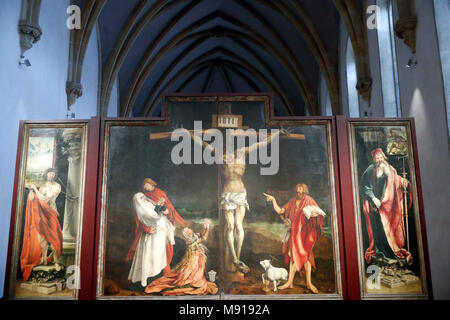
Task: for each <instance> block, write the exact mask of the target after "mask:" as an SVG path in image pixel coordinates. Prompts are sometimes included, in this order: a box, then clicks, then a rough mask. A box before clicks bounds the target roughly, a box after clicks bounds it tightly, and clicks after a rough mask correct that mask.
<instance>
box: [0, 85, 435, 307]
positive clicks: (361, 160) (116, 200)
mask: <svg viewBox="0 0 450 320" xmlns="http://www.w3.org/2000/svg"><path fill="white" fill-rule="evenodd" d="M161 110H162V111H161V117H158V118H146V119H144V118H136V119H130V118H127V119H121V118H114V119H112V118H111V119H102V120H100V119H98V118H92V119H91V120H85V121H84V120H70V121H42V122H33V121H23V122H22V123H21V126H20V133H19V146H18V154H17V165H16V179H15V187H14V199H13V209H12V219H11V228H10V230H11V232H10V243H9V251H8V266H7V279H6V281H5V283H6V288H5V294H7V295H8V297H9V298H10V299H83V300H88V299H123V300H125V299H127V300H132V299H180V298H182V299H216V300H217V299H290V300H301V299H429V298H431V283H430V273H429V263H428V251H427V241H426V232H425V221H424V212H423V204H422V197H421V184H420V172H419V164H418V157H417V149H416V141H415V131H414V121H413V120H412V119H349V118H346V117H343V116H338V117H289V118H287V117H286V118H282V117H276V116H274V115H273V107H272V99H271V97H270V96H268V95H264V94H260V95H167V96H165V97H164V104H163V106H162V108H161Z"/></svg>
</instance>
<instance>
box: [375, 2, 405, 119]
mask: <svg viewBox="0 0 450 320" xmlns="http://www.w3.org/2000/svg"><path fill="white" fill-rule="evenodd" d="M377 5H378V7H379V8H380V11H379V12H378V17H377V25H378V27H377V35H378V49H379V53H380V71H381V84H382V92H383V105H384V116H385V117H389V118H396V117H401V116H402V114H401V108H400V92H399V83H398V71H397V54H396V51H395V36H394V20H393V14H392V11H393V1H392V0H377Z"/></svg>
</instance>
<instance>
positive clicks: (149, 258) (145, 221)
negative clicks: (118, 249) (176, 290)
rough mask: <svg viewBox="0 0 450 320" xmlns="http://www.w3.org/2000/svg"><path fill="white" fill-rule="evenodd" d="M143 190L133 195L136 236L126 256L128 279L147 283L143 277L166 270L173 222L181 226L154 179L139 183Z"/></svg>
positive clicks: (175, 212) (179, 220)
mask: <svg viewBox="0 0 450 320" xmlns="http://www.w3.org/2000/svg"><path fill="white" fill-rule="evenodd" d="M142 188H143V189H144V191H145V193H142V192H138V193H136V194H135V195H134V197H133V204H134V209H135V218H136V230H135V233H136V236H135V239H134V241H133V243H132V245H131V248H130V250H129V252H128V255H127V257H126V261H131V260H132V261H133V262H132V264H131V269H130V273H129V275H128V280H131V282H133V283H136V282H140V283H141V286H142V287H145V286H146V285H147V279H148V278H150V277H154V276H157V275H158V274H159V273H161V271H162V270H164V274H167V272H169V271H170V263H171V261H172V258H173V245H174V244H175V223H178V224H180V225H182V226H183V225H184V220H183V218H181V217H180V215H179V214H178V212H177V211H176V209H175V207H174V206H173V204H172V202H170V200H169V198H168V197H167V195H166V194H165V193H164V191H162V190H161V189H159V188H157V187H156V182H154V181H153V180H152V179H150V178H147V179H145V180H144V181H143V182H142Z"/></svg>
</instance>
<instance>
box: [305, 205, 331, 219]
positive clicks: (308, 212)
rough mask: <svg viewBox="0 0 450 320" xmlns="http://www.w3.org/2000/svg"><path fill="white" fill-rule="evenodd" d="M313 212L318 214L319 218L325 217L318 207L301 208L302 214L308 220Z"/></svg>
mask: <svg viewBox="0 0 450 320" xmlns="http://www.w3.org/2000/svg"><path fill="white" fill-rule="evenodd" d="M313 212H316V213H317V214H320V215H321V216H324V217H325V216H326V213H325V212H323V210H322V209H320V208H319V207H318V206H313V205H309V206H306V207H304V208H303V214H304V215H305V216H306V218H308V219H310V218H311V216H312V214H313Z"/></svg>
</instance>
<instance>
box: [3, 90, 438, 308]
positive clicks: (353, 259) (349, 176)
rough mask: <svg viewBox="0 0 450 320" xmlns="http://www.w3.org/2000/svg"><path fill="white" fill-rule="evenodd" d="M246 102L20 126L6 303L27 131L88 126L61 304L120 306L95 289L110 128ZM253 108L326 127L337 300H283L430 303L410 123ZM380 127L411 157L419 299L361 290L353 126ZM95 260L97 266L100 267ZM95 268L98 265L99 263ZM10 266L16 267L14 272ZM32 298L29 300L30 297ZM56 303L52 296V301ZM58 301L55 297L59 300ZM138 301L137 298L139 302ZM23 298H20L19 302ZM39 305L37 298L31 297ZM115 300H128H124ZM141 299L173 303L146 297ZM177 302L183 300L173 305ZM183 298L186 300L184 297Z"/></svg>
mask: <svg viewBox="0 0 450 320" xmlns="http://www.w3.org/2000/svg"><path fill="white" fill-rule="evenodd" d="M247 96H249V95H248V94H238V95H234V94H224V95H222V94H208V95H204V94H192V95H185V94H174V95H166V96H165V97H164V103H163V110H162V115H161V117H157V118H133V119H130V118H114V119H113V118H111V119H103V120H100V119H98V118H92V119H91V120H68V121H21V123H20V127H19V139H18V151H17V160H16V171H15V172H16V174H15V180H14V191H13V199H12V213H11V225H10V236H9V246H8V257H7V268H6V281H5V290H4V292H5V296H9V298H10V299H17V298H18V297H15V295H14V290H13V288H11V285H10V284H11V280H12V279H13V278H14V277H15V273H16V271H15V270H17V269H16V267H17V261H18V257H17V252H18V249H17V242H18V241H19V240H18V236H17V233H18V228H19V229H20V228H21V226H18V218H19V216H20V214H18V212H22V211H20V210H22V209H21V208H23V206H24V199H23V197H24V194H23V191H21V190H23V186H24V178H23V177H24V163H25V162H24V161H26V160H25V158H26V157H24V155H25V150H26V148H27V147H26V146H27V141H28V140H27V139H28V137H29V135H27V134H26V132H27V130H29V129H27V128H30V127H37V128H39V127H46V126H50V127H52V126H53V127H70V126H81V127H85V130H86V132H85V144H84V148H85V149H84V150H85V159H84V160H85V166H84V177H83V179H84V192H83V197H84V200H83V211H84V213H83V220H82V226H81V229H82V232H81V245H80V247H79V249H78V250H79V251H78V252H79V253H78V255H79V258H78V261H79V265H80V272H81V273H80V287H81V288H80V289H79V290H77V291H76V294H75V295H74V296H71V297H62V299H79V300H93V299H117V297H111V296H108V297H105V296H103V295H102V294H101V290H102V288H101V287H99V286H98V284H99V283H101V279H102V276H101V272H102V264H101V259H102V251H103V249H104V242H103V243H102V241H104V240H102V239H104V236H105V234H104V231H103V227H104V223H105V220H104V215H103V212H104V210H105V208H104V199H105V197H106V194H105V193H104V188H103V186H104V185H105V183H106V182H107V181H106V180H105V176H104V173H105V172H106V171H105V170H107V169H108V163H107V161H106V159H107V158H108V146H107V140H108V137H109V129H110V128H111V127H112V126H115V125H124V126H134V127H143V126H152V127H158V126H159V127H161V126H163V127H166V126H169V125H170V111H169V109H168V104H167V102H166V101H167V100H166V99H173V100H172V101H198V102H202V101H219V100H220V101H240V99H244V100H245V98H246V97H247ZM251 96H252V97H254V99H256V101H264V103H265V106H266V107H265V111H264V113H265V119H266V120H267V121H266V126H268V127H270V126H298V125H325V127H326V131H327V142H326V144H327V150H328V151H327V152H328V155H327V159H328V160H329V163H330V164H331V167H330V168H331V170H330V171H329V172H330V176H329V179H330V180H329V181H333V186H332V187H331V192H330V194H331V197H332V200H331V201H332V202H333V206H334V208H335V215H334V218H333V219H334V220H333V228H334V230H335V234H337V235H338V237H337V238H335V239H334V241H335V243H334V247H333V248H334V249H333V250H334V254H335V257H338V259H337V260H336V261H339V265H338V266H337V267H338V269H337V274H336V281H337V287H336V288H337V294H335V295H318V296H313V295H292V296H289V295H286V296H285V297H282V298H281V299H290V300H293V299H304V298H306V299H317V298H319V299H344V300H360V299H432V286H431V273H430V266H429V254H428V245H427V237H426V230H425V226H426V225H425V216H424V208H423V199H422V189H421V179H420V168H419V162H418V154H417V141H416V137H415V127H414V120H413V119H410V118H408V119H386V118H378V119H373V118H372V119H348V118H346V117H344V116H337V117H275V116H274V114H273V101H272V100H273V99H272V96H271V95H267V94H256V95H255V94H251ZM363 125H365V126H381V125H385V126H386V125H387V126H389V125H395V126H404V127H405V128H406V131H407V132H408V142H409V146H408V148H409V149H408V150H409V155H410V158H409V163H410V168H411V170H412V171H413V172H414V177H413V181H412V182H413V184H414V197H415V208H414V212H415V219H416V220H415V221H416V222H417V226H418V227H419V229H418V233H417V235H418V239H420V242H421V245H420V247H421V249H420V250H421V253H420V254H421V258H420V259H421V261H422V262H421V268H422V269H421V274H422V278H421V279H422V286H423V288H424V290H423V293H421V294H368V293H367V292H366V290H365V283H364V280H363V279H365V274H364V270H363V268H362V259H363V258H362V256H361V252H362V251H361V246H362V239H361V233H362V231H361V222H362V221H361V218H360V217H358V214H360V213H361V212H360V211H359V209H358V208H359V203H358V202H359V200H358V197H359V194H358V192H357V189H358V176H357V174H356V173H355V170H354V168H355V157H354V155H355V146H354V136H353V131H354V128H355V127H358V126H363ZM99 259H100V260H99ZM99 261H100V263H99ZM14 264H15V266H13V265H14ZM28 298H30V297H28ZM51 298H53V299H54V298H55V297H51ZM56 298H60V297H56ZM140 298H142V297H140ZM205 298H206V299H280V297H279V296H275V295H266V296H264V295H247V296H246V295H233V294H224V295H220V296H217V295H216V296H209V297H205V296H200V297H194V299H205ZM19 299H22V298H19ZM31 299H36V298H31ZM37 299H46V297H42V296H40V297H37ZM119 299H128V298H124V297H121V298H119ZM144 299H177V298H163V297H151V298H146V297H144ZM178 299H180V298H178ZM181 299H186V296H182V297H181Z"/></svg>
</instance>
